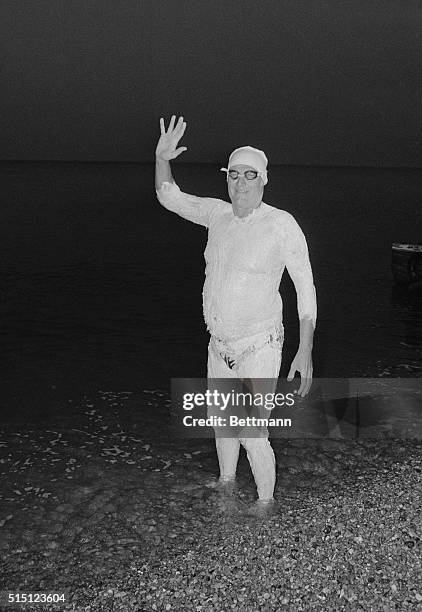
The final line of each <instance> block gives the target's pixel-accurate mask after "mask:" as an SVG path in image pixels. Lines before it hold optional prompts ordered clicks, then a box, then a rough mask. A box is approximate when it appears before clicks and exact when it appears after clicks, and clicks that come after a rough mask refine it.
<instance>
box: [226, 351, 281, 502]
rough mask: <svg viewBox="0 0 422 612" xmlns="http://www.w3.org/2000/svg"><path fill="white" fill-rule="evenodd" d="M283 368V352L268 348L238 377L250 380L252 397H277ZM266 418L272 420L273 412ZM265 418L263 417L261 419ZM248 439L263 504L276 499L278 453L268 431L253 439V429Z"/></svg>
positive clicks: (245, 442) (246, 445)
mask: <svg viewBox="0 0 422 612" xmlns="http://www.w3.org/2000/svg"><path fill="white" fill-rule="evenodd" d="M280 366H281V350H279V349H278V348H276V347H274V346H271V345H266V346H265V347H263V348H262V349H260V350H258V351H256V352H255V353H253V354H252V355H250V356H249V357H247V358H246V359H245V361H244V362H243V363H242V364H241V365H240V367H239V369H238V372H237V373H238V376H240V377H241V378H243V379H246V380H245V382H246V381H247V384H248V385H251V386H252V389H251V392H252V393H262V394H263V395H265V394H266V393H274V392H275V387H276V384H277V379H278V376H279V373H280ZM265 412H266V416H269V412H268V411H265ZM261 416H262V415H261ZM246 432H247V433H248V434H249V435H248V436H242V434H241V435H240V438H239V439H240V442H241V444H242V446H243V447H244V448H245V450H246V454H247V457H248V461H249V464H250V466H251V470H252V474H253V477H254V479H255V484H256V488H257V492H258V498H259V500H261V501H263V502H264V501H270V500H272V499H273V495H274V488H275V477H276V463H275V457H274V451H273V449H272V447H271V444H270V442H269V440H268V430H267V429H266V428H265V429H264V431H262V430H261V431H258V430H257V433H258V434H259V435H260V436H261V437H250V436H252V435H253V431H252V430H251V429H248V430H246Z"/></svg>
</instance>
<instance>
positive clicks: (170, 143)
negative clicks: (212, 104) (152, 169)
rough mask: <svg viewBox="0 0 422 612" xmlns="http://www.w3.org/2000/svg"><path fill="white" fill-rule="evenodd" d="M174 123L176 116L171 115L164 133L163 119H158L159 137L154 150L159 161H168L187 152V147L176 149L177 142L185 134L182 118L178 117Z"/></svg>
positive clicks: (184, 124)
mask: <svg viewBox="0 0 422 612" xmlns="http://www.w3.org/2000/svg"><path fill="white" fill-rule="evenodd" d="M175 121H176V115H172V118H171V119H170V123H169V126H168V129H167V131H166V128H165V124H164V119H163V118H161V119H160V129H161V136H160V139H159V141H158V144H157V148H156V150H155V156H156V157H157V158H159V159H163V160H166V161H170V160H171V159H175V158H176V157H178V156H179V155H180V154H181V153H183V151H186V150H187V147H178V148H177V145H178V143H179V140H180V139H181V138H182V136H183V134H184V133H185V129H186V123H185V122H184V121H183V117H179V120H178V121H177V123H176V125H175Z"/></svg>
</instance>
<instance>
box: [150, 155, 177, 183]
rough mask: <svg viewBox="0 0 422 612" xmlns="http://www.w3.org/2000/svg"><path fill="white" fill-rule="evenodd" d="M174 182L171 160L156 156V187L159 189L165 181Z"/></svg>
mask: <svg viewBox="0 0 422 612" xmlns="http://www.w3.org/2000/svg"><path fill="white" fill-rule="evenodd" d="M165 182H166V183H174V180H173V176H172V174H171V167H170V162H169V161H167V160H166V159H162V158H161V157H157V156H156V157H155V189H156V190H157V191H159V190H160V189H161V187H162V185H163V183H165Z"/></svg>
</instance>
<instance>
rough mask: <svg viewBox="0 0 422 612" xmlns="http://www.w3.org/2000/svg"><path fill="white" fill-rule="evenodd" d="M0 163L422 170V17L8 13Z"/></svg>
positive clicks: (173, 1)
mask: <svg viewBox="0 0 422 612" xmlns="http://www.w3.org/2000/svg"><path fill="white" fill-rule="evenodd" d="M0 38H1V41H2V42H1V55H0V57H1V83H2V96H1V102H0V105H1V106H0V127H1V134H2V136H1V145H0V158H1V159H53V160H117V161H124V160H137V161H151V160H152V159H153V151H154V147H155V140H156V137H157V135H158V119H159V117H160V115H164V116H166V117H168V116H169V115H170V114H171V113H172V112H174V113H177V114H179V113H181V114H183V115H184V116H185V118H186V120H187V122H188V129H187V132H186V136H185V139H184V144H185V145H186V146H188V147H189V150H188V152H187V153H185V154H184V156H183V161H187V162H197V161H198V162H212V163H220V162H225V161H226V157H227V154H228V153H229V152H230V151H231V149H233V148H234V147H235V146H240V145H243V144H252V145H254V146H257V147H260V148H263V149H265V151H266V152H267V155H268V157H269V159H270V164H271V163H273V164H276V163H279V164H304V165H358V166H409V167H420V166H422V152H421V141H422V138H421V136H422V130H421V119H422V105H421V101H422V100H421V98H422V96H421V93H422V74H421V58H422V4H421V3H420V2H418V1H416V0H415V1H411V0H400V1H398V0H383V1H375V0H361V1H360V0H355V1H351V0H325V1H324V0H266V1H262V0H261V1H257V0H253V1H252V0H138V1H135V0H119V1H116V0H101V1H100V0H90V1H88V0H85V1H82V0H71V1H69V0H37V1H36V2H34V1H32V0H28V1H24V0H2V2H1V4H0Z"/></svg>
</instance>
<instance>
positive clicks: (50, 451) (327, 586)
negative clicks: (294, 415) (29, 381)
mask: <svg viewBox="0 0 422 612" xmlns="http://www.w3.org/2000/svg"><path fill="white" fill-rule="evenodd" d="M169 405H170V398H169V397H168V395H167V394H166V393H165V392H162V391H159V390H151V391H147V390H146V391H144V392H142V393H138V394H136V393H132V392H107V391H100V392H97V393H93V394H92V396H83V397H82V398H81V400H80V401H79V402H77V403H73V404H71V403H68V404H67V405H63V408H62V411H61V412H58V413H57V415H56V417H55V419H54V420H53V421H50V422H49V424H48V426H46V427H42V426H41V424H37V426H35V425H34V424H33V423H31V422H28V423H27V424H26V425H22V424H20V425H19V427H17V426H16V425H15V424H13V423H10V424H8V425H7V426H4V427H3V428H2V431H1V436H0V452H1V456H0V461H1V464H0V468H1V475H2V482H3V484H2V489H1V497H0V536H1V537H0V546H1V569H0V575H1V578H0V580H1V583H2V584H1V590H2V595H3V596H4V594H5V592H6V591H7V592H15V593H16V592H20V593H34V592H50V593H60V592H63V593H65V594H66V595H65V601H64V602H63V601H62V602H60V603H58V604H48V605H46V606H44V607H43V608H42V607H40V604H37V607H35V604H34V607H33V608H31V607H30V606H29V607H28V605H27V606H22V608H23V609H30V610H32V609H49V610H50V609H51V610H73V611H86V612H88V611H90V612H94V611H100V610H104V611H108V610H112V611H117V610H122V611H132V610H133V611H142V612H143V611H150V610H159V611H161V610H177V611H182V610H183V611H191V610H194V611H201V610H203V611H212V610H216V611H223V610H224V611H225V610H242V611H243V610H244V611H245V612H249V611H251V612H252V611H258V610H264V611H273V610H275V611H277V610H294V611H299V610H303V611H307V610H324V611H326V610H328V611H331V610H333V611H337V610H351V611H352V610H353V611H355V610H362V611H372V610H373V611H376V612H378V611H380V610H382V611H384V610H385V611H390V610H417V609H422V567H421V566H422V563H421V559H422V554H421V542H422V523H421V506H422V490H421V489H422V487H421V482H422V476H421V469H422V443H421V442H420V441H418V440H412V439H407V440H403V439H401V440H398V439H394V438H387V437H384V438H380V439H377V440H372V439H359V438H358V439H346V438H345V439H328V438H324V439H308V440H300V439H297V440H293V439H291V440H274V442H273V446H274V450H275V454H276V458H277V487H276V492H275V496H276V499H277V505H276V508H275V509H274V511H273V512H272V513H271V515H268V516H251V515H250V514H249V509H250V508H251V506H252V505H253V502H254V500H255V497H256V493H255V490H254V483H253V479H252V475H251V473H250V469H249V465H248V463H247V460H246V457H245V455H244V454H242V456H241V459H240V462H239V470H238V486H237V488H236V489H235V490H233V491H231V492H229V493H224V492H221V491H219V490H216V489H211V488H209V487H206V486H204V482H205V481H206V480H207V479H208V480H209V479H210V478H212V477H213V476H215V475H216V474H217V462H216V457H215V450H214V443H213V441H212V440H209V439H196V440H181V439H174V438H173V437H172V436H170V435H169V432H168V430H167V428H166V426H165V423H166V418H167V415H168V412H169ZM140 409H142V411H143V413H142V414H143V419H142V426H141V423H140V422H139V418H137V417H136V415H137V414H139V410H140ZM163 424H164V425H163ZM18 608H19V607H18V606H17V605H16V604H15V605H13V606H11V607H9V608H8V607H7V605H6V603H5V602H4V601H3V603H2V607H1V609H2V610H3V609H4V610H8V609H11V610H12V609H15V610H16V609H18Z"/></svg>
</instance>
